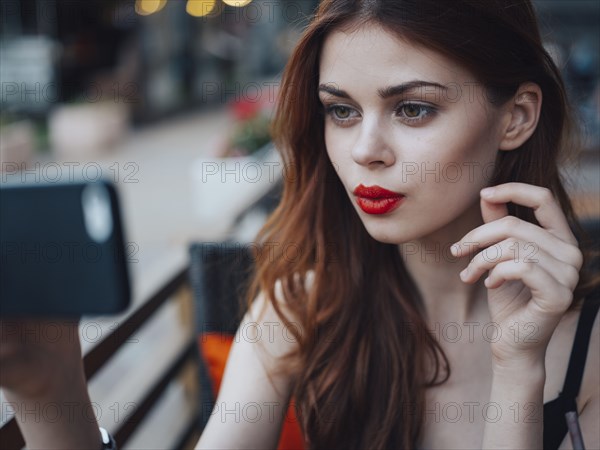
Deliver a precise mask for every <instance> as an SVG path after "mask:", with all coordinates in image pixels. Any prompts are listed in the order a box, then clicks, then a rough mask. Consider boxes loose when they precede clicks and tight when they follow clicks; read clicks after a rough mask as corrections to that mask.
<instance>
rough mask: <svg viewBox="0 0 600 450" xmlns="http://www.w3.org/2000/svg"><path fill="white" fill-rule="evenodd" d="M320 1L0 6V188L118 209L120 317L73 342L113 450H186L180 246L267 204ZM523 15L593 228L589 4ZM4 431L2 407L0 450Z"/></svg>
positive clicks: (185, 306)
mask: <svg viewBox="0 0 600 450" xmlns="http://www.w3.org/2000/svg"><path fill="white" fill-rule="evenodd" d="M317 3H318V1H317V0H305V1H301V0H300V1H299V0H294V1H285V0H283V1H282V0H278V1H273V0H254V1H252V0H244V1H234V0H214V1H213V0H2V1H1V2H0V5H1V7H0V82H1V98H0V108H1V109H0V156H1V162H2V167H1V172H0V176H2V181H3V182H4V181H7V180H11V179H17V180H23V181H50V182H55V181H62V180H64V181H66V180H72V179H75V178H84V179H88V180H94V179H97V178H99V177H101V176H102V177H105V178H109V179H111V180H112V181H114V182H115V183H116V184H117V185H118V189H119V193H120V195H121V202H122V209H123V214H124V220H125V231H126V236H127V240H128V257H129V261H130V263H131V264H130V266H131V271H132V272H131V273H132V279H133V288H134V301H133V305H132V307H131V308H130V310H128V311H127V312H126V313H124V314H123V315H121V316H118V317H112V318H106V317H101V318H100V317H89V318H85V320H84V321H82V324H81V327H80V328H81V338H82V344H83V347H84V349H83V350H84V355H85V358H86V366H88V367H90V369H89V372H88V375H89V376H90V382H89V383H90V393H91V396H92V401H94V402H96V404H97V406H98V409H97V411H96V413H97V414H96V415H97V416H98V415H99V416H100V417H99V421H100V422H101V425H103V426H105V428H107V429H108V430H109V431H111V432H113V433H115V434H116V435H117V437H118V441H120V443H121V445H122V448H125V449H126V448H190V446H191V443H192V442H195V440H196V439H197V437H198V433H199V427H198V424H199V423H200V422H199V421H201V419H200V417H201V416H202V411H201V410H202V405H203V400H202V395H201V393H200V392H201V390H202V389H201V388H202V386H201V381H200V382H199V380H202V378H201V376H199V374H198V372H199V371H202V370H203V369H202V366H201V364H200V365H199V364H198V360H197V354H196V353H195V349H196V344H197V341H196V340H197V336H198V332H199V331H198V326H199V325H198V323H199V322H198V318H197V312H196V307H197V304H198V302H199V301H202V300H201V299H199V298H198V295H200V294H199V293H198V292H199V291H198V290H197V289H196V288H195V287H194V286H193V285H192V284H190V280H189V279H188V277H187V274H188V270H189V268H190V257H189V251H190V250H189V249H190V245H192V244H193V243H194V242H196V243H197V242H203V243H220V242H223V241H225V240H228V241H235V242H238V243H241V245H242V246H243V245H249V243H250V242H251V241H252V238H253V236H254V234H255V233H256V231H257V230H258V228H259V227H260V226H261V225H262V223H263V222H264V220H265V218H266V216H267V214H268V213H269V211H271V210H272V208H273V206H274V204H275V203H276V200H277V192H278V191H277V189H278V186H280V181H281V176H282V175H281V161H280V160H279V158H278V156H277V154H276V152H275V151H274V149H273V148H272V147H271V146H270V145H269V142H270V136H269V133H268V125H269V121H270V117H271V113H272V110H273V103H274V100H275V98H276V95H277V88H278V80H279V77H280V75H281V71H282V69H283V67H284V65H285V63H286V60H287V58H288V56H289V54H290V51H291V49H292V48H293V46H294V44H295V43H296V41H297V39H298V37H299V35H300V33H301V31H302V29H303V28H304V26H305V25H306V23H307V20H308V18H309V16H310V15H311V14H312V12H313V11H314V8H315V7H316V5H317ZM535 5H536V8H537V9H538V12H539V16H540V20H541V27H542V31H543V38H544V42H545V45H546V46H547V48H548V50H549V51H550V52H551V54H552V55H553V57H554V58H555V60H556V61H557V63H558V65H559V67H560V68H561V70H562V72H563V75H564V77H565V80H566V81H567V84H568V87H569V91H570V93H571V98H572V100H573V103H574V104H575V106H576V109H577V113H578V115H579V117H580V120H581V124H582V126H583V135H584V149H583V151H582V153H581V155H580V156H579V159H578V160H577V161H574V162H573V164H572V165H569V166H568V167H564V170H565V173H568V174H569V176H570V179H571V184H570V189H571V193H572V194H573V197H574V199H575V203H576V206H577V211H578V214H580V216H581V217H583V218H586V219H587V218H597V217H598V216H600V200H599V196H598V192H599V191H600V181H599V172H600V170H599V169H600V165H599V155H600V144H599V142H600V134H599V133H600V132H599V130H600V81H599V80H600V57H599V52H600V28H599V24H600V2H598V1H596V0H576V1H549V0H547V1H544V0H537V1H535ZM277 168H280V170H277ZM119 333H120V335H119ZM98 412H99V413H100V414H98ZM11 417H12V413H11V411H10V410H9V409H7V408H4V406H3V407H2V416H1V417H0V419H1V422H0V423H1V424H2V425H3V427H2V429H1V430H0V433H2V436H4V439H8V438H7V436H8V434H9V433H11V436H12V435H13V434H14V431H15V426H14V421H11ZM11 439H12V438H11ZM14 439H16V440H15V441H14V442H18V438H14ZM3 442H8V441H7V440H3ZM11 442H13V441H11ZM17 447H18V444H15V448H17ZM7 448H8V447H7Z"/></svg>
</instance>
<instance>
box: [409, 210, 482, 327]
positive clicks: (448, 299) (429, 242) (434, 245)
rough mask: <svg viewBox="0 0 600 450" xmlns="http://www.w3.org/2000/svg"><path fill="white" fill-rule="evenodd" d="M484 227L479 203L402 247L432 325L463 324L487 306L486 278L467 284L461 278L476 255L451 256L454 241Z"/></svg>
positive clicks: (427, 317)
mask: <svg viewBox="0 0 600 450" xmlns="http://www.w3.org/2000/svg"><path fill="white" fill-rule="evenodd" d="M482 224H483V219H482V217H481V213H480V211H479V205H478V204H477V205H474V206H473V207H472V208H470V209H469V210H467V211H466V212H465V213H464V214H463V215H462V216H461V217H460V218H459V219H457V220H456V221H454V222H453V223H452V224H450V225H448V226H447V227H445V228H443V229H440V230H438V231H436V232H434V233H432V234H430V235H428V236H425V237H423V238H420V239H418V240H414V241H409V242H406V243H403V244H400V245H399V250H400V253H401V255H402V259H403V261H404V264H405V266H406V268H407V270H408V272H409V273H410V275H411V276H412V278H413V280H414V281H415V283H416V285H417V288H418V289H419V292H420V293H421V296H422V298H423V306H424V308H425V313H426V319H427V320H428V322H449V321H457V322H458V323H463V322H465V321H469V320H471V319H473V318H474V317H477V316H478V315H479V313H480V312H481V308H483V307H487V296H486V293H487V291H486V287H485V285H484V284H483V279H484V278H485V277H481V278H480V280H478V281H477V282H476V283H474V284H466V283H464V282H463V281H462V280H461V279H460V276H459V274H460V272H461V271H462V270H463V269H464V268H466V267H467V266H468V264H469V262H470V261H471V258H472V257H473V256H475V255H472V256H469V257H462V258H455V257H454V256H452V254H451V253H450V246H451V245H452V244H453V243H454V242H457V241H458V240H460V239H461V238H462V237H463V236H464V235H465V234H466V233H467V232H469V231H470V230H472V229H474V228H476V227H478V226H479V225H482Z"/></svg>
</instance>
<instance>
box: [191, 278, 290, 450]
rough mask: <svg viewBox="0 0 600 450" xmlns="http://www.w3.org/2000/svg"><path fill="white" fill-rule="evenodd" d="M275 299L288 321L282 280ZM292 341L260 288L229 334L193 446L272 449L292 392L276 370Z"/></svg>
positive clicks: (284, 376)
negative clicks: (215, 389)
mask: <svg viewBox="0 0 600 450" xmlns="http://www.w3.org/2000/svg"><path fill="white" fill-rule="evenodd" d="M274 300H275V303H276V304H277V306H278V307H279V309H280V311H281V312H282V313H283V314H285V315H286V317H287V318H288V320H290V321H292V322H294V318H293V316H292V315H291V312H290V311H289V310H288V309H287V308H286V302H285V299H284V298H283V290H282V287H281V283H280V282H278V283H277V284H276V286H275V299H274ZM296 346H297V342H296V341H295V340H294V339H293V335H292V334H291V333H287V332H286V330H285V328H284V324H283V321H282V319H281V317H280V316H279V314H278V313H277V311H276V309H275V308H274V307H273V303H272V302H271V301H270V300H269V299H268V298H267V296H266V295H265V293H264V292H260V293H259V295H257V297H256V298H255V300H254V302H253V303H252V305H251V306H250V308H249V309H248V311H247V312H246V314H245V315H244V317H243V319H242V321H241V323H240V325H239V327H238V330H237V332H236V335H235V337H234V341H233V344H232V346H231V350H230V352H229V356H228V358H227V363H226V366H225V371H224V374H223V380H222V382H221V387H220V389H219V394H218V397H217V400H216V403H215V406H214V409H213V411H212V413H211V417H210V419H209V421H208V424H207V426H206V428H205V429H204V431H203V433H202V436H201V438H200V441H199V442H198V444H197V446H196V449H204V448H275V447H276V445H277V440H278V438H279V433H280V430H281V426H282V424H283V419H284V418H285V413H286V411H287V407H288V404H289V399H290V396H291V391H292V376H291V375H290V374H289V373H286V372H285V371H279V370H278V369H279V368H280V364H281V363H282V361H284V359H283V358H282V357H283V356H284V355H285V354H287V353H288V352H291V351H293V350H294V349H295V347H296Z"/></svg>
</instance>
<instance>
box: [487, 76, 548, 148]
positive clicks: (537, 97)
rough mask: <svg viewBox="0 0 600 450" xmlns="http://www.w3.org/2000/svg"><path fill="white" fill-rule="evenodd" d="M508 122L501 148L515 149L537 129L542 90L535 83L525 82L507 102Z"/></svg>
mask: <svg viewBox="0 0 600 450" xmlns="http://www.w3.org/2000/svg"><path fill="white" fill-rule="evenodd" d="M506 108H507V110H506V122H507V123H508V125H507V126H506V127H505V128H504V130H503V134H502V135H501V136H500V144H499V147H498V148H499V149H500V150H514V149H516V148H519V147H520V146H521V145H523V144H524V143H525V142H526V141H527V139H529V138H530V137H531V135H532V134H533V132H534V131H535V127H536V126H537V123H538V120H539V118H540V110H541V108H542V90H541V89H540V87H539V86H538V85H537V84H535V83H523V84H522V85H521V86H519V89H518V90H517V93H516V94H515V95H514V97H513V98H512V99H511V100H509V101H508V102H507V104H506Z"/></svg>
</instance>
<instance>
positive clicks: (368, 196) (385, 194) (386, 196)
mask: <svg viewBox="0 0 600 450" xmlns="http://www.w3.org/2000/svg"><path fill="white" fill-rule="evenodd" d="M354 195H356V203H358V206H360V208H361V209H362V210H363V211H364V212H366V213H367V214H385V213H388V212H390V211H392V210H394V209H396V208H397V207H398V206H400V204H401V203H402V200H403V199H404V195H403V194H400V193H398V192H392V191H388V190H387V189H384V188H382V187H381V186H377V185H373V186H363V185H362V184H359V185H358V186H357V187H356V188H355V189H354Z"/></svg>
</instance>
